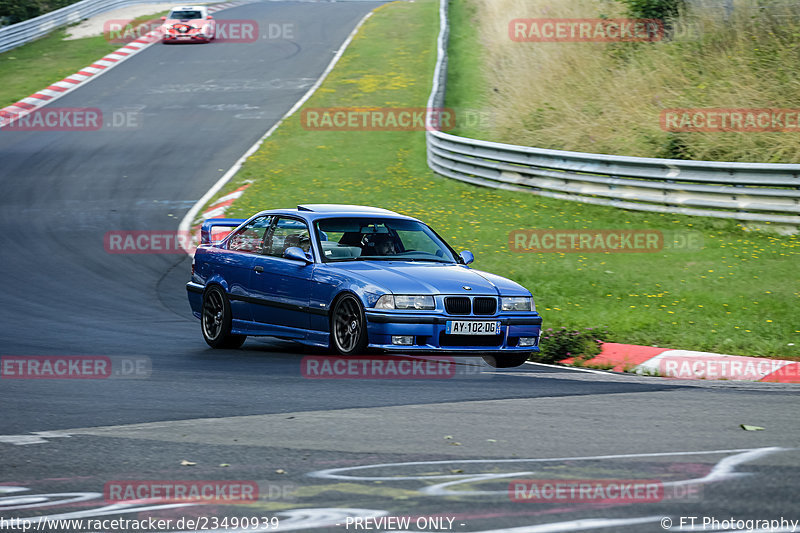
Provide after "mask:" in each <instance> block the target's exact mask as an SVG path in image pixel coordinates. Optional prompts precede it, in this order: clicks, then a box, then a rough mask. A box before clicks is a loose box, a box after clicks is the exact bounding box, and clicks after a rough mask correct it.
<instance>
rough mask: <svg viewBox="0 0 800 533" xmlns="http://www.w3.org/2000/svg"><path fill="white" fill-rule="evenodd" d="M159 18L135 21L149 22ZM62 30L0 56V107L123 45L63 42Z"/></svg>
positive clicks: (99, 41) (89, 40) (97, 40)
mask: <svg viewBox="0 0 800 533" xmlns="http://www.w3.org/2000/svg"><path fill="white" fill-rule="evenodd" d="M158 16H160V15H147V16H143V17H138V18H136V19H134V21H135V23H136V22H143V21H145V20H150V19H153V18H155V17H158ZM66 34H67V30H66V29H64V28H62V29H58V30H55V31H54V32H52V33H50V34H49V35H47V36H45V37H42V38H41V39H37V40H36V41H33V42H30V43H28V44H24V45H22V46H20V47H18V48H14V49H13V50H9V51H8V52H4V53H2V54H0V80H2V83H0V108H1V107H5V106H7V105H10V104H13V103H14V102H18V101H19V100H21V99H22V98H26V97H28V96H30V95H31V94H33V93H35V92H37V91H40V90H42V89H44V88H45V87H47V86H49V85H52V84H53V83H55V82H57V81H61V80H62V79H64V78H65V77H67V76H69V75H71V74H75V73H76V72H78V71H79V70H81V69H82V68H84V67H87V66H89V65H91V64H92V63H94V62H95V61H97V60H98V59H100V58H102V57H103V56H105V55H106V54H109V53H111V52H113V51H114V50H117V49H119V48H121V47H123V46H125V44H124V43H110V42H108V41H107V40H106V38H105V37H103V36H102V35H98V36H96V37H87V38H84V39H75V40H69V41H65V40H64V37H65V36H66Z"/></svg>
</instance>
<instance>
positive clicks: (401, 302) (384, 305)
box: [375, 294, 436, 310]
mask: <svg viewBox="0 0 800 533" xmlns="http://www.w3.org/2000/svg"><path fill="white" fill-rule="evenodd" d="M375 309H418V310H432V309H436V302H434V301H433V296H426V295H411V296H408V295H401V296H395V295H392V294H384V295H383V296H381V297H380V298H378V301H377V302H376V303H375Z"/></svg>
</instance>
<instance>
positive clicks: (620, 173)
mask: <svg viewBox="0 0 800 533" xmlns="http://www.w3.org/2000/svg"><path fill="white" fill-rule="evenodd" d="M448 1H449V0H440V31H439V40H438V58H437V62H436V70H435V72H434V79H433V88H432V90H431V95H430V98H429V100H428V108H429V109H431V110H433V109H439V108H443V107H444V96H445V90H446V81H447V42H448V36H449V21H448ZM432 120H433V119H432V118H431V117H430V116H429V122H428V124H429V125H430V124H432V122H431V121H432ZM427 148H428V166H429V167H430V168H431V169H432V170H433V171H434V172H436V173H438V174H441V175H443V176H446V177H448V178H453V179H457V180H461V181H465V182H468V183H472V184H475V185H482V186H486V187H493V188H498V189H507V190H513V191H525V192H528V193H533V194H538V195H540V196H547V197H551V198H559V199H562V200H572V201H578V202H584V203H589V204H597V205H607V206H613V207H619V208H623V209H633V210H639V211H651V212H658V213H676V214H684V215H699V216H710V217H718V218H731V219H737V220H743V221H751V222H771V223H778V224H788V225H794V226H797V225H800V165H786V164H774V163H724V162H717V161H686V160H680V159H655V158H647V157H624V156H615V155H604V154H590V153H583V152H567V151H562V150H546V149H542V148H530V147H525V146H515V145H511V144H502V143H496V142H489V141H479V140H475V139H469V138H466V137H459V136H456V135H450V134H447V133H444V132H441V131H435V130H432V129H431V128H429V131H428V132H427Z"/></svg>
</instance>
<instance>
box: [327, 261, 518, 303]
mask: <svg viewBox="0 0 800 533" xmlns="http://www.w3.org/2000/svg"><path fill="white" fill-rule="evenodd" d="M329 265H330V266H332V267H333V268H335V269H337V270H345V271H347V272H348V273H349V274H350V275H352V276H355V277H358V278H361V279H362V280H364V281H368V282H370V283H372V284H373V285H377V286H379V287H382V288H383V289H385V290H386V292H392V293H394V294H472V295H477V294H483V295H493V296H496V295H503V296H515V295H520V296H522V295H524V296H527V295H529V294H530V292H529V291H528V290H527V289H526V288H525V287H523V286H522V285H520V284H518V283H515V282H513V281H511V280H509V279H506V278H503V277H501V276H497V275H494V274H489V273H487V272H481V271H480V270H474V269H471V268H469V267H466V266H463V265H455V264H445V263H422V262H407V261H354V262H347V263H331V264H329ZM465 286H466V287H470V289H469V290H467V289H465V288H464V287H465Z"/></svg>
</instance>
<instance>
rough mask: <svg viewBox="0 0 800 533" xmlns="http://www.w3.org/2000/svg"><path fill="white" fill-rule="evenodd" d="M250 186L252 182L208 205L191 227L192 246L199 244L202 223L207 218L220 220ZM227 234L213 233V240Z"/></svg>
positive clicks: (226, 232)
mask: <svg viewBox="0 0 800 533" xmlns="http://www.w3.org/2000/svg"><path fill="white" fill-rule="evenodd" d="M250 185H252V182H250V183H245V184H244V185H242V186H241V187H239V188H238V189H236V190H235V191H232V192H229V193H228V194H226V195H225V196H220V197H219V198H217V200H216V201H215V202H214V203H213V204H211V205H209V206H208V208H206V210H205V211H203V214H202V215H201V216H200V218H199V219H196V220H195V224H194V225H193V226H192V239H193V244H194V245H196V244H197V243H199V242H200V227H201V226H202V225H203V221H204V220H208V219H209V218H222V215H224V214H225V211H227V210H228V208H230V206H232V205H233V202H235V201H236V200H238V199H239V197H241V196H242V194H244V191H245V190H247V188H248V187H249V186H250ZM228 233H230V231H225V232H221V233H215V234H214V238H215V239H222V238H224V237H225V236H227V234H228Z"/></svg>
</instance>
